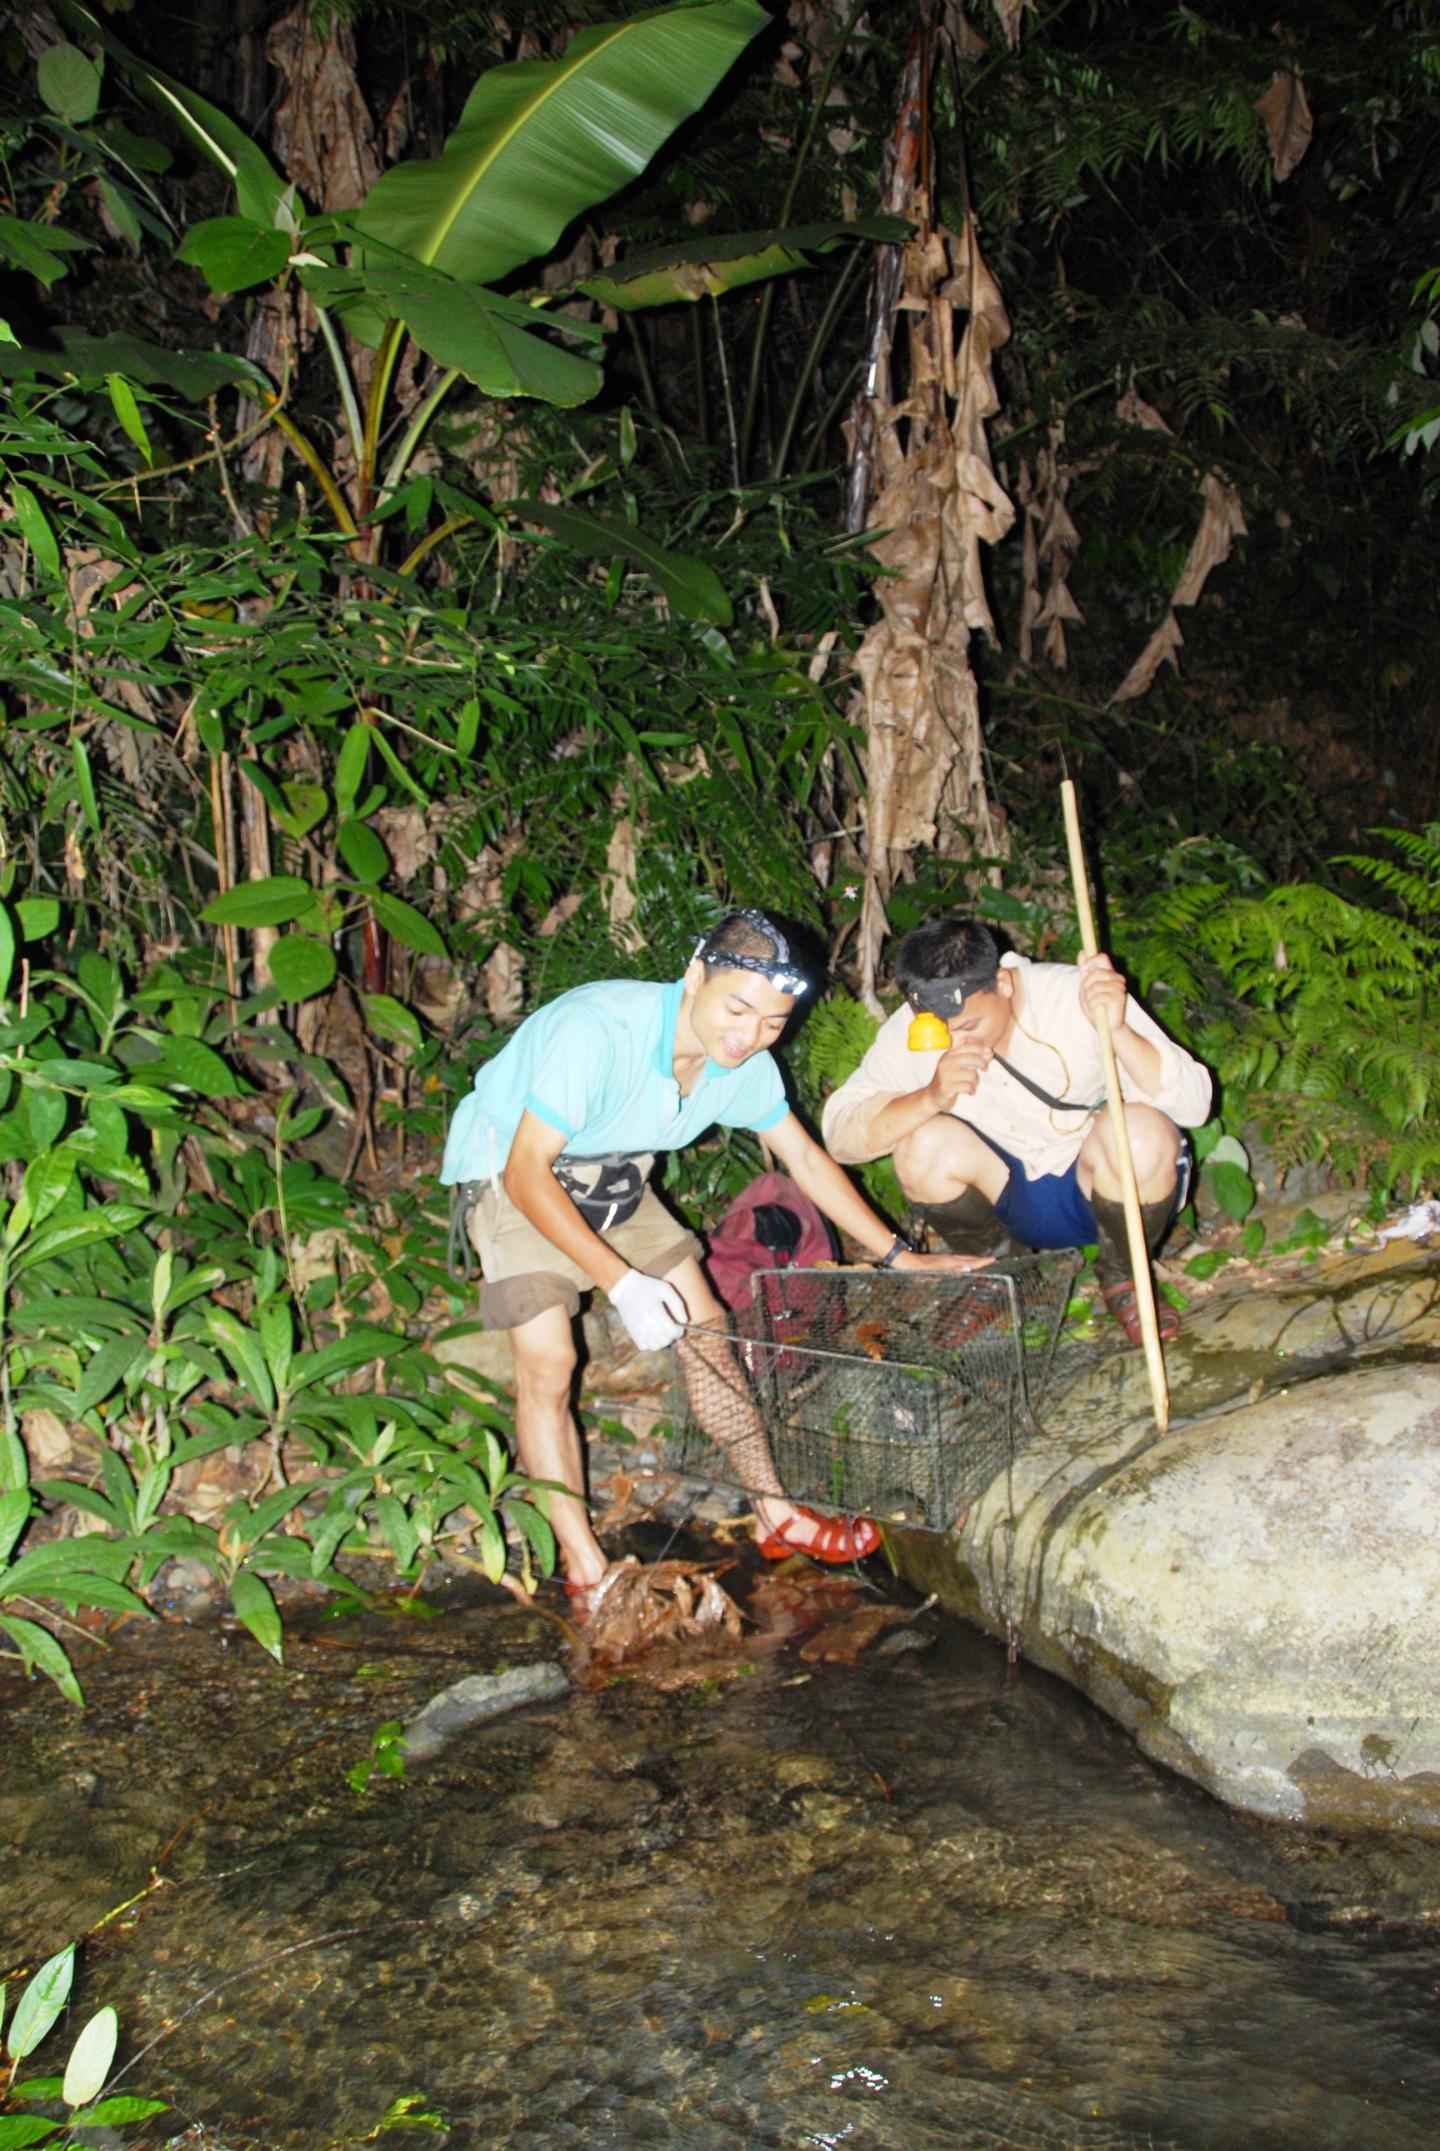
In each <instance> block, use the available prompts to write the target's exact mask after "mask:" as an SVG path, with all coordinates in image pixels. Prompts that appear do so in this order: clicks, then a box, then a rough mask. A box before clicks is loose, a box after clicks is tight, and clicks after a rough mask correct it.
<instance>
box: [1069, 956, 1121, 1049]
mask: <svg viewBox="0 0 1440 2151" xmlns="http://www.w3.org/2000/svg"><path fill="white" fill-rule="evenodd" d="M1078 969H1079V972H1080V1006H1081V1007H1082V1008H1083V1009H1084V1011H1085V1013H1086V1015H1087V1016H1088V1017H1089V1018H1090V1021H1091V1023H1092V1024H1094V1026H1095V1028H1096V1030H1097V1031H1098V1030H1099V1028H1100V1025H1099V1022H1098V1021H1097V1018H1098V1017H1099V1014H1100V1011H1101V1009H1102V1008H1103V1009H1104V1010H1105V1013H1106V1014H1107V1015H1108V1016H1109V1018H1110V1034H1111V1036H1112V1037H1114V1036H1115V1035H1116V1034H1117V1033H1118V1032H1119V1031H1121V1030H1123V1029H1124V1026H1125V994H1126V986H1125V981H1124V979H1123V978H1122V977H1121V975H1120V973H1119V972H1118V971H1117V970H1116V969H1115V966H1114V964H1112V963H1111V961H1110V958H1109V957H1108V956H1105V955H1099V956H1082V957H1081V958H1080V962H1079V966H1078Z"/></svg>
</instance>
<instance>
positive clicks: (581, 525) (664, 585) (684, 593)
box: [510, 500, 733, 627]
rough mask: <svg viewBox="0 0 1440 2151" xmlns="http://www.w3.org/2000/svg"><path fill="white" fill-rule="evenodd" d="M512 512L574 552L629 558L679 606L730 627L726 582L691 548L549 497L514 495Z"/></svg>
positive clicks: (692, 615)
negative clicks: (680, 549)
mask: <svg viewBox="0 0 1440 2151" xmlns="http://www.w3.org/2000/svg"><path fill="white" fill-rule="evenodd" d="M510 509H511V512H512V514H514V515H517V516H520V517H522V518H523V520H524V521H525V522H527V523H538V524H540V526H541V527H542V529H545V530H548V531H550V532H551V533H552V535H553V536H555V537H557V538H559V540H560V541H561V543H562V544H563V545H566V546H568V547H569V548H570V550H571V551H572V552H575V553H580V554H582V555H583V556H584V557H585V558H587V559H591V560H629V561H632V562H633V563H634V565H635V566H636V567H637V568H642V569H643V570H644V571H645V573H646V574H647V575H649V576H651V577H652V578H653V580H654V581H655V582H657V583H658V584H659V585H660V588H661V589H662V590H663V591H664V593H665V595H666V597H667V598H668V599H669V601H670V603H671V604H672V605H673V606H674V608H675V610H676V612H678V613H682V614H683V615H684V617H685V618H686V619H687V620H709V621H716V622H718V623H719V624H720V625H721V626H722V627H728V626H729V624H730V621H731V619H732V618H733V614H732V610H731V605H730V600H729V597H728V596H727V595H726V591H725V585H724V584H723V583H722V582H721V580H720V578H719V576H718V575H717V574H716V573H715V570H714V569H713V568H711V567H708V566H707V565H706V563H705V562H704V561H703V560H697V559H696V558H695V557H694V555H693V554H691V553H677V552H672V551H671V549H670V548H669V547H668V546H664V545H658V544H657V543H656V542H655V540H654V539H653V538H647V537H646V535H645V533H644V531H643V530H637V529H636V528H635V526H634V525H633V524H631V523H616V522H610V521H608V520H605V519H603V518H602V517H600V516H598V515H591V514H590V512H589V510H588V509H585V508H568V507H552V506H551V505H550V504H549V503H548V502H546V501H539V500H515V501H512V502H511V503H510Z"/></svg>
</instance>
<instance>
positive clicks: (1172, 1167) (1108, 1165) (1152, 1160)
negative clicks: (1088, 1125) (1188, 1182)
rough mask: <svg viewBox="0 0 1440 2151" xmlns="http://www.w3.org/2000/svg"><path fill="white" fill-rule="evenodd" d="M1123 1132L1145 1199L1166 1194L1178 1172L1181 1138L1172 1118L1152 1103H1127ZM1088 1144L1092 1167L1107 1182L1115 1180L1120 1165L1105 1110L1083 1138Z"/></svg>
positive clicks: (1153, 1199)
mask: <svg viewBox="0 0 1440 2151" xmlns="http://www.w3.org/2000/svg"><path fill="white" fill-rule="evenodd" d="M1125 1132H1126V1134H1127V1136H1128V1137H1129V1141H1130V1154H1131V1156H1132V1157H1133V1159H1134V1160H1135V1177H1136V1179H1137V1180H1139V1181H1140V1182H1141V1184H1142V1186H1144V1187H1145V1188H1146V1189H1147V1191H1148V1196H1147V1199H1148V1200H1151V1201H1155V1200H1158V1199H1159V1198H1160V1197H1161V1196H1163V1195H1168V1194H1169V1192H1170V1190H1171V1189H1172V1188H1173V1187H1174V1186H1175V1182H1176V1178H1177V1176H1178V1173H1179V1169H1180V1152H1181V1146H1182V1142H1183V1138H1182V1136H1181V1133H1180V1130H1179V1129H1178V1128H1177V1127H1176V1125H1175V1123H1174V1121H1173V1120H1171V1119H1170V1117H1169V1115H1168V1114H1166V1113H1162V1112H1160V1111H1159V1110H1158V1108H1157V1107H1155V1106H1153V1105H1132V1104H1129V1103H1127V1104H1126V1107H1125ZM1092 1145H1093V1146H1094V1147H1093V1150H1092V1154H1091V1160H1090V1162H1091V1164H1092V1168H1095V1169H1098V1170H1099V1172H1100V1173H1101V1175H1102V1176H1103V1178H1104V1179H1105V1180H1106V1181H1107V1182H1108V1183H1110V1184H1112V1185H1113V1184H1115V1183H1116V1182H1117V1181H1118V1179H1119V1172H1120V1165H1119V1159H1118V1157H1117V1155H1116V1149H1115V1127H1114V1122H1113V1121H1112V1120H1111V1117H1110V1114H1109V1112H1108V1111H1106V1112H1104V1113H1102V1114H1101V1115H1100V1118H1099V1119H1098V1120H1097V1121H1096V1123H1095V1126H1094V1128H1093V1129H1092V1130H1091V1132H1090V1135H1089V1137H1088V1138H1087V1141H1086V1148H1087V1149H1091V1146H1092Z"/></svg>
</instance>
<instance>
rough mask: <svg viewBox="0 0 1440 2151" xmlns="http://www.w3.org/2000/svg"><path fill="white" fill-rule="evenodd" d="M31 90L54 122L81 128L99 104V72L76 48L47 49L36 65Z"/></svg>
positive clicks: (59, 46)
mask: <svg viewBox="0 0 1440 2151" xmlns="http://www.w3.org/2000/svg"><path fill="white" fill-rule="evenodd" d="M35 87H36V89H38V90H39V92H40V96H41V98H42V100H43V102H44V103H45V104H46V105H47V106H48V108H49V110H50V111H52V112H53V113H54V114H55V116H56V118H57V119H62V120H68V121H69V123H70V125H71V126H72V127H83V126H84V124H85V122H86V120H92V119H94V117H95V113H96V110H97V108H98V106H99V103H100V70H99V68H98V67H97V66H96V65H95V62H94V61H93V60H92V59H90V58H89V56H88V55H87V54H86V53H83V52H82V51H81V50H80V47H79V46H78V45H64V44H62V45H51V46H49V47H47V49H46V50H45V51H44V52H42V53H41V55H40V58H39V60H38V61H37V62H36V66H35Z"/></svg>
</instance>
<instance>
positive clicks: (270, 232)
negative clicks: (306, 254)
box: [176, 217, 290, 293]
mask: <svg viewBox="0 0 1440 2151" xmlns="http://www.w3.org/2000/svg"><path fill="white" fill-rule="evenodd" d="M176 259H177V260H178V261H188V262H193V263H194V265H195V267H196V268H197V269H198V270H199V271H200V273H201V275H202V276H203V277H204V279H205V281H206V283H207V284H208V285H209V286H210V289H211V290H212V291H213V292H216V293H223V292H229V291H249V290H251V289H252V287H253V286H254V285H256V284H269V283H271V282H273V280H274V279H275V278H276V277H277V276H279V275H280V273H281V271H282V270H283V269H284V267H285V264H286V262H287V261H289V259H290V234H289V233H288V232H285V231H277V230H276V229H275V227H274V225H273V224H272V225H262V224H251V223H250V222H249V221H248V219H246V218H245V217H207V218H206V219H205V221H204V223H203V224H195V225H192V226H191V228H190V230H189V231H188V232H186V234H185V237H184V238H183V239H182V240H181V242H180V245H179V247H178V248H177V250H176Z"/></svg>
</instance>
